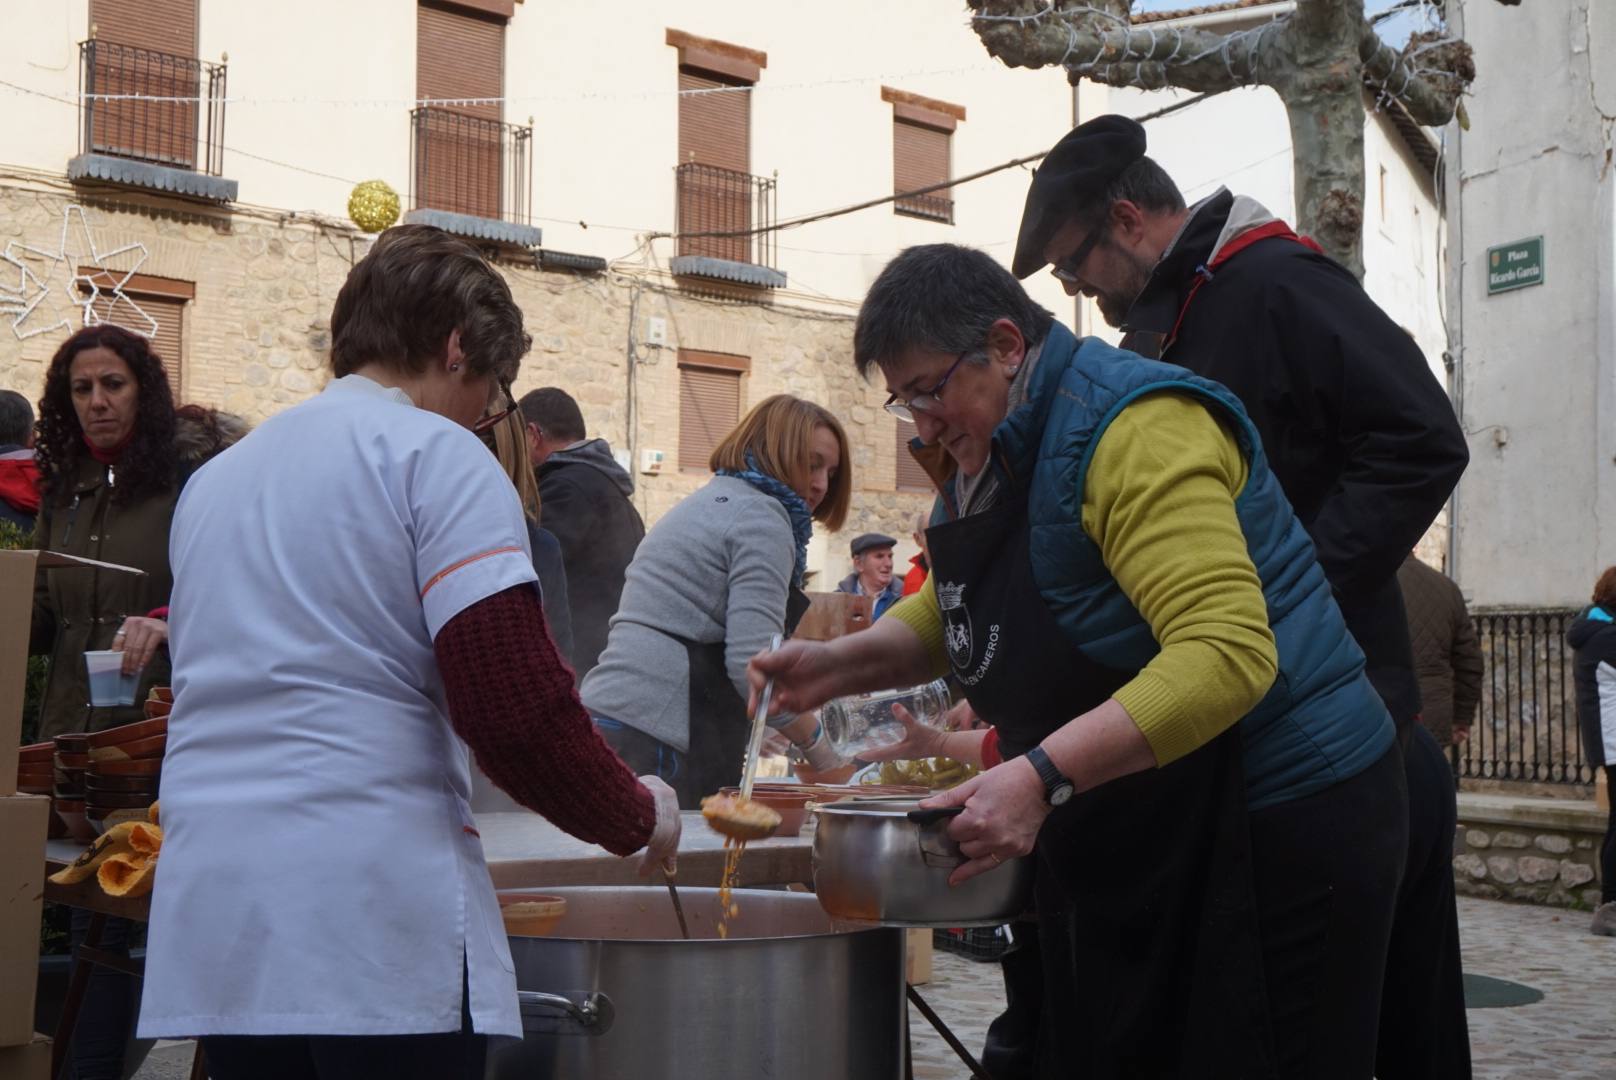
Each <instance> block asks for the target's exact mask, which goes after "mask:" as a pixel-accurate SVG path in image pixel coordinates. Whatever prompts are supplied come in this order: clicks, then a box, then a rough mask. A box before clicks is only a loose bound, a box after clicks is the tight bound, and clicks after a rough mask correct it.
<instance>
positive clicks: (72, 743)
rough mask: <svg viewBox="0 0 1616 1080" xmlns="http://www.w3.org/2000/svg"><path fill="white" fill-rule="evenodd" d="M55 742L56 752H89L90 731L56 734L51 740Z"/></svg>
mask: <svg viewBox="0 0 1616 1080" xmlns="http://www.w3.org/2000/svg"><path fill="white" fill-rule="evenodd" d="M53 741H54V742H55V743H56V752H57V753H58V754H87V753H89V752H90V733H89V732H87V731H75V732H72V733H71V734H68V735H58V736H56V738H55V739H54V740H53Z"/></svg>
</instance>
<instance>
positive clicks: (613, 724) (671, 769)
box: [591, 716, 685, 787]
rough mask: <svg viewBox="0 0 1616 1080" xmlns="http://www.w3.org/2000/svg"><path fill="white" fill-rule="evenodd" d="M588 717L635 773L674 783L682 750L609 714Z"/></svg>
mask: <svg viewBox="0 0 1616 1080" xmlns="http://www.w3.org/2000/svg"><path fill="white" fill-rule="evenodd" d="M591 719H592V720H594V722H595V730H596V731H598V732H600V737H601V738H602V739H605V740H606V745H607V746H610V747H611V748H612V749H613V750H615V751H617V756H618V757H620V758H622V759H623V763H624V764H625V765H627V766H628V767H629V768H631V769H633V770H634V775H635V776H655V777H657V778H658V779H659V780H662V781H663V782H664V783H666V784H667V785H668V786H669V787H673V786H674V781H675V778H677V777H678V776H679V775H680V774H681V773H682V772H684V768H685V756H684V754H683V753H681V752H680V751H678V750H675V749H674V748H673V747H671V746H669V745H668V744H667V743H665V742H663V741H662V740H661V739H658V738H656V737H654V736H651V735H647V734H646V733H645V732H643V731H641V730H640V729H639V728H634V727H629V726H628V725H627V724H625V723H623V722H621V721H619V720H613V719H612V718H611V717H609V716H595V717H591Z"/></svg>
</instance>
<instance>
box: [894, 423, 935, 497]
mask: <svg viewBox="0 0 1616 1080" xmlns="http://www.w3.org/2000/svg"><path fill="white" fill-rule="evenodd" d="M893 427H895V428H896V429H897V438H898V441H897V445H896V447H895V449H896V451H897V463H898V468H897V483H896V484H895V485H894V486H895V487H896V488H897V489H898V490H899V491H933V490H935V488H934V486H933V485H932V482H931V477H930V476H927V475H926V470H925V469H922V468H921V467H920V462H918V461H916V460H915V456H914V455H913V454H911V453H910V452H909V440H910V439H913V438H914V437H915V425H913V424H910V423H906V422H905V421H902V420H896V422H895V423H894V424H893Z"/></svg>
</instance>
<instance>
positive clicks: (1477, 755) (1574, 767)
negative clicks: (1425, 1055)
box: [1455, 609, 1594, 784]
mask: <svg viewBox="0 0 1616 1080" xmlns="http://www.w3.org/2000/svg"><path fill="white" fill-rule="evenodd" d="M1576 617H1577V612H1576V611H1574V610H1566V609H1554V610H1544V609H1537V610H1510V611H1504V610H1495V611H1477V612H1474V613H1473V614H1472V616H1471V621H1472V623H1473V624H1474V626H1475V628H1476V637H1477V639H1478V640H1479V641H1480V644H1481V651H1482V655H1483V656H1484V657H1485V659H1486V663H1487V668H1486V674H1485V676H1484V677H1483V681H1482V691H1481V706H1480V708H1479V709H1478V710H1477V715H1476V722H1475V726H1474V727H1472V728H1471V732H1470V738H1469V739H1468V740H1466V742H1465V743H1464V744H1463V745H1462V746H1460V747H1458V748H1456V750H1455V756H1456V758H1457V764H1458V768H1459V775H1460V776H1461V777H1470V778H1475V779H1483V780H1516V781H1526V782H1532V783H1543V784H1591V783H1593V779H1594V775H1593V768H1592V767H1591V766H1590V765H1589V764H1588V762H1587V758H1586V757H1585V756H1584V754H1583V748H1582V740H1581V738H1580V737H1579V734H1578V729H1577V706H1576V689H1575V687H1574V686H1573V685H1572V675H1571V671H1572V659H1573V658H1572V651H1571V648H1570V646H1568V645H1567V644H1566V642H1565V632H1566V628H1567V627H1569V626H1570V625H1571V622H1572V620H1574V619H1575V618H1576Z"/></svg>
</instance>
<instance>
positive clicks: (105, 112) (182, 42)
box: [86, 0, 202, 169]
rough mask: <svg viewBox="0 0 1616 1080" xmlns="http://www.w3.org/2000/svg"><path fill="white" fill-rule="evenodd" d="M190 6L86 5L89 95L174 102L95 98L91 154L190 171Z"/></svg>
mask: <svg viewBox="0 0 1616 1080" xmlns="http://www.w3.org/2000/svg"><path fill="white" fill-rule="evenodd" d="M196 7H197V0H90V27H91V30H92V33H93V37H94V44H93V46H91V49H92V51H91V53H89V55H90V56H91V57H92V60H91V68H90V70H89V73H88V84H89V86H88V89H90V90H91V91H92V92H93V93H95V94H98V95H102V94H105V95H113V96H115V97H116V96H117V95H125V94H134V95H141V96H142V97H143V98H147V99H150V98H168V99H181V100H166V101H164V100H155V101H154V100H133V99H128V98H120V99H118V100H106V99H104V98H97V99H95V100H94V101H92V102H91V103H90V106H89V111H88V113H87V120H86V125H87V130H88V135H89V147H90V150H91V151H92V152H94V153H99V154H112V155H115V156H117V157H127V158H135V159H138V160H141V161H151V162H155V163H157V164H159V165H172V166H175V167H177V168H182V169H194V168H195V167H196V133H197V116H198V112H199V106H198V103H197V101H196V100H195V99H196V98H198V97H200V96H201V92H202V79H201V74H202V69H201V65H200V64H199V63H198V62H197V59H196ZM185 99H191V100H185Z"/></svg>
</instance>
